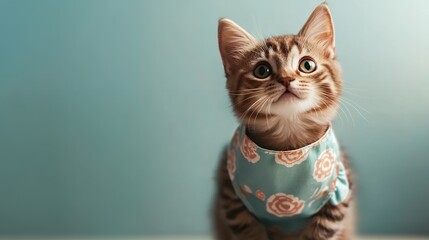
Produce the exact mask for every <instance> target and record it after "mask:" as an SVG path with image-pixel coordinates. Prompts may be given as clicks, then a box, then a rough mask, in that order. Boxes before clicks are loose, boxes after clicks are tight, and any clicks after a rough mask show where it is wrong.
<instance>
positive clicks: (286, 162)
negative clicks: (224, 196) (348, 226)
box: [227, 126, 349, 233]
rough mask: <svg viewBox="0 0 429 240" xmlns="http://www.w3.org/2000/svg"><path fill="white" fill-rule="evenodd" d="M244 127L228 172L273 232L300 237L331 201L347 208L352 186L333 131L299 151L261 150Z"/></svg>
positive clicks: (236, 138) (246, 202)
mask: <svg viewBox="0 0 429 240" xmlns="http://www.w3.org/2000/svg"><path fill="white" fill-rule="evenodd" d="M245 133H246V129H245V127H244V126H239V127H238V128H237V130H236V132H235V134H234V137H233V139H232V141H231V144H230V147H229V149H228V160H227V169H228V173H229V177H230V178H231V181H232V184H233V186H234V189H235V192H236V193H237V195H238V196H239V197H240V199H241V200H242V201H243V203H244V205H245V206H246V207H247V208H248V209H249V211H250V212H252V213H253V214H254V215H255V216H256V217H257V218H258V219H259V220H260V221H261V222H262V223H264V224H265V225H266V226H267V227H268V229H269V230H272V231H278V230H281V231H283V232H286V233H290V232H296V231H298V230H300V229H302V228H303V227H304V225H305V224H306V223H307V221H308V220H309V219H310V218H311V216H312V215H314V214H315V213H317V212H318V211H319V210H320V209H321V208H322V207H323V205H325V204H326V203H327V202H328V201H329V202H330V203H331V204H333V205H338V204H339V203H341V202H342V201H343V200H344V199H345V198H346V197H347V194H348V192H349V183H348V181H347V177H346V173H345V169H344V166H343V164H342V163H341V161H340V157H339V156H340V155H339V154H340V149H339V145H338V142H337V139H336V138H335V135H334V132H333V130H332V127H329V129H328V130H327V131H326V133H325V134H324V135H323V137H322V138H320V139H319V140H318V141H316V142H314V143H312V144H310V145H308V146H305V147H302V148H300V149H296V150H290V151H273V150H267V149H264V148H261V147H259V146H257V145H256V144H255V143H254V142H253V141H252V140H250V139H249V138H248V137H247V136H246V134H245Z"/></svg>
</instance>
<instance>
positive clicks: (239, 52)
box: [218, 4, 342, 127]
mask: <svg viewBox="0 0 429 240" xmlns="http://www.w3.org/2000/svg"><path fill="white" fill-rule="evenodd" d="M218 34H219V35H218V37H219V49H220V53H221V56H222V61H223V65H224V69H225V73H226V76H227V89H228V91H229V95H230V98H231V101H232V106H233V109H234V112H235V114H236V116H237V117H238V118H239V120H240V121H241V122H242V123H244V124H246V125H251V126H254V127H255V126H256V127H257V126H258V125H261V126H263V125H265V124H266V122H268V121H272V120H274V121H275V120H282V119H284V120H288V121H289V120H292V121H295V122H296V121H298V120H301V121H304V122H309V123H317V124H329V123H330V122H331V121H332V119H333V118H334V116H335V113H336V111H337V109H338V106H339V98H340V95H341V93H342V80H341V76H340V75H341V74H340V66H339V64H338V62H337V61H336V58H335V40H334V25H333V22H332V17H331V14H330V12H329V9H328V7H327V5H326V4H321V5H319V6H318V7H317V8H316V9H315V10H314V11H313V13H312V14H311V16H310V17H309V18H308V20H307V22H306V23H305V24H304V26H303V27H302V29H301V30H300V32H299V33H298V34H296V35H283V36H274V37H269V38H267V39H265V40H256V39H255V38H254V37H253V36H252V35H250V34H249V33H247V32H246V31H245V30H244V29H242V28H241V27H240V26H238V25H237V24H235V23H234V22H232V21H231V20H228V19H220V20H219V29H218Z"/></svg>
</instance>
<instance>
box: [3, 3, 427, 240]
mask: <svg viewBox="0 0 429 240" xmlns="http://www.w3.org/2000/svg"><path fill="white" fill-rule="evenodd" d="M319 2H320V1H297V0H295V1H292V0H288V1H286V0H271V1H247V0H246V1H245V0H241V1H228V0H221V1H197V0H194V1H191V0H187V1H172V0H171V1H167V0H160V1H131V0H127V1H119V0H118V1H110V0H106V1H101V0H100V1H98V0H88V1H87V0H75V1H61V0H51V1H48V0H38V1H30V0H27V1H24V0H19V1H16V0H13V1H12V0H9V1H7V0H0V234H1V235H134V234H205V233H207V232H208V231H209V217H208V216H209V204H210V201H211V195H212V192H213V187H214V181H213V178H214V170H215V166H216V164H217V160H218V157H219V153H220V151H221V149H222V146H224V145H225V144H226V143H227V142H228V141H229V139H230V138H231V136H232V133H233V130H234V129H235V127H236V125H237V122H236V121H235V119H234V118H233V115H232V113H231V108H230V105H229V101H228V98H227V95H226V91H225V87H224V86H225V79H224V76H223V72H222V71H223V69H222V65H221V61H220V56H219V54H218V49H217V33H216V31H217V20H218V18H220V17H229V18H231V19H233V20H234V21H236V22H237V23H239V24H240V25H241V26H243V27H244V28H246V29H247V30H249V32H251V33H253V34H255V35H256V36H257V37H262V36H265V37H266V36H269V35H270V34H282V33H295V32H297V31H298V30H299V28H300V26H301V25H302V24H303V23H304V22H305V20H306V18H307V17H308V16H309V14H310V13H311V11H312V10H313V8H314V7H315V6H316V5H317V4H318V3H319ZM329 5H330V8H331V10H332V14H333V18H334V21H335V25H336V41H337V52H338V58H339V60H340V61H341V63H342V66H343V70H344V81H345V98H344V101H343V107H342V111H340V113H339V116H338V118H337V120H336V122H335V129H336V132H337V135H338V138H339V139H340V141H341V143H342V144H343V145H344V146H345V147H347V149H348V152H349V154H350V155H351V157H352V159H353V165H354V167H355V169H356V173H357V179H358V185H359V215H360V218H359V229H360V231H361V232H362V233H365V234H429V228H427V222H428V220H429V217H428V216H429V207H428V205H427V199H428V198H429V189H428V187H427V184H426V182H427V176H428V174H427V171H428V169H429V161H428V157H427V156H428V154H429V143H428V141H427V137H428V136H429V120H428V119H429V96H428V90H429V74H428V72H427V69H428V63H427V59H428V57H427V56H429V44H428V42H429V28H428V27H427V25H428V23H429V2H427V1H424V0H412V1H399V0H397V1H370V0H359V1H358V0H352V1H333V0H332V1H329ZM351 104H353V106H351ZM364 109H365V110H364ZM358 110H359V111H360V112H361V114H362V115H363V117H365V118H366V119H367V120H365V119H364V118H363V117H362V116H361V114H360V113H358ZM366 111H368V112H366Z"/></svg>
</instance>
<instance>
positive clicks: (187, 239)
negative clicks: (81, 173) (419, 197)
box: [0, 236, 429, 240]
mask: <svg viewBox="0 0 429 240" xmlns="http://www.w3.org/2000/svg"><path fill="white" fill-rule="evenodd" d="M424 239H428V240H429V237H381V236H372V237H371V236H368V237H358V238H356V239H355V240H424ZM0 240H212V238H210V237H208V236H141V237H0Z"/></svg>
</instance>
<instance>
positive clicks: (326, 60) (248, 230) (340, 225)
mask: <svg viewBox="0 0 429 240" xmlns="http://www.w3.org/2000/svg"><path fill="white" fill-rule="evenodd" d="M218 34H219V35H218V38H219V49H220V54H221V57H222V62H223V65H224V70H225V73H226V78H227V82H226V86H227V89H228V91H229V96H230V99H231V101H232V105H233V110H234V113H235V115H236V116H237V118H238V119H239V121H240V123H241V126H240V127H239V128H238V129H237V131H236V133H235V134H234V137H233V140H232V141H231V144H230V146H229V148H228V149H227V150H226V151H225V153H224V157H223V159H222V161H221V162H220V167H219V171H218V179H217V180H218V182H217V184H218V187H217V195H216V199H215V205H214V228H215V235H216V238H217V239H219V240H230V239H231V240H232V239H237V240H252V239H257V240H268V239H282V240H285V239H351V238H352V234H353V229H354V223H353V219H354V213H353V207H352V205H353V198H352V190H353V189H352V185H353V180H352V176H351V171H350V170H349V168H348V165H347V159H346V157H345V154H343V153H341V152H340V149H339V147H338V143H337V141H336V138H335V135H334V133H333V130H332V128H331V122H332V120H333V118H334V116H335V114H336V111H337V109H338V107H339V99H340V96H341V93H342V79H341V72H340V71H341V70H340V66H339V63H338V62H337V60H336V57H335V40H334V25H333V22H332V17H331V14H330V11H329V9H328V7H327V5H326V4H324V3H323V4H321V5H319V6H318V7H317V8H316V9H315V10H314V11H313V13H312V14H311V16H310V17H309V19H308V20H307V22H306V23H305V25H304V26H303V27H302V29H301V30H300V32H299V33H298V34H297V35H284V36H275V37H270V38H268V39H266V40H263V41H257V40H255V39H254V38H253V37H252V36H251V35H250V34H249V33H247V32H246V31H245V30H244V29H242V28H241V27H239V26H238V25H237V24H235V23H234V22H232V21H231V20H228V19H220V20H219V29H218Z"/></svg>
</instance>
